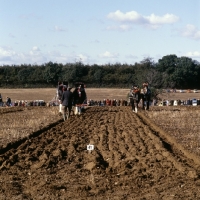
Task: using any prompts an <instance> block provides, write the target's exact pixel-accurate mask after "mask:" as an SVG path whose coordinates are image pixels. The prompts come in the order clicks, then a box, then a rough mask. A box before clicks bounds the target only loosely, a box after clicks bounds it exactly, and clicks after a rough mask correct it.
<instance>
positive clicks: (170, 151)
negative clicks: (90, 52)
mask: <svg viewBox="0 0 200 200" xmlns="http://www.w3.org/2000/svg"><path fill="white" fill-rule="evenodd" d="M89 144H92V145H94V150H92V151H90V152H89V151H88V150H87V145H89ZM199 175H200V159H199V158H198V157H194V156H193V155H192V154H189V153H187V151H185V150H184V149H183V148H182V146H181V145H178V144H177V143H176V141H175V140H174V139H173V138H172V137H170V136H169V135H167V134H166V133H165V132H164V131H163V130H162V129H160V128H159V127H158V126H156V125H155V124H154V123H152V121H150V120H149V119H148V118H147V117H146V115H144V112H142V111H141V112H139V113H138V114H135V113H133V112H132V111H131V109H130V107H91V108H88V109H86V111H85V112H84V113H82V115H80V116H72V117H71V118H70V119H69V120H68V121H65V122H60V123H58V124H57V125H55V126H52V127H49V128H48V129H47V130H44V131H42V132H41V133H39V134H38V135H35V136H34V137H31V138H27V139H26V140H25V141H23V142H22V143H21V144H20V145H19V146H17V145H13V146H11V147H10V150H8V151H5V152H4V153H1V154H0V182H1V187H0V199H20V200H21V199H42V200H43V199H48V200H49V199H55V200H57V199H61V200H62V199H67V200H68V199H83V200H85V199H91V200H93V199H102V200H104V199H116V200H117V199H120V200H121V199H134V200H139V199H140V200H141V199H142V200H145V199H146V200H149V199H153V200H161V199H162V200H171V199H180V200H189V199H191V200H194V199H200V179H199V178H200V177H199Z"/></svg>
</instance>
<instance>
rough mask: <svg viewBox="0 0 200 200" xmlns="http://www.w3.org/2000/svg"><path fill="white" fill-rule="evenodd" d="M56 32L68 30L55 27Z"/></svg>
mask: <svg viewBox="0 0 200 200" xmlns="http://www.w3.org/2000/svg"><path fill="white" fill-rule="evenodd" d="M54 31H56V32H65V31H66V30H65V29H64V28H61V27H59V26H54Z"/></svg>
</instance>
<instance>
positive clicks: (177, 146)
mask: <svg viewBox="0 0 200 200" xmlns="http://www.w3.org/2000/svg"><path fill="white" fill-rule="evenodd" d="M138 117H139V118H140V119H141V120H142V121H143V122H144V124H146V125H148V126H149V127H150V128H151V129H152V131H153V132H155V135H156V136H158V137H159V138H160V139H161V141H162V142H163V141H164V142H165V143H166V142H167V143H166V144H163V146H168V145H170V147H171V149H172V150H173V149H178V150H179V151H181V153H182V154H183V155H184V156H185V157H187V158H188V159H191V160H193V162H194V164H195V165H198V166H195V168H198V167H199V166H200V157H199V156H197V155H196V154H194V153H191V152H189V151H188V150H187V149H185V148H184V147H183V146H182V145H181V144H179V143H177V141H176V139H175V138H174V137H172V136H170V135H169V134H168V133H166V132H165V131H164V130H163V129H161V128H160V127H159V126H157V125H156V124H155V123H154V122H153V121H151V119H149V118H147V117H146V116H145V115H144V113H142V112H141V113H138Z"/></svg>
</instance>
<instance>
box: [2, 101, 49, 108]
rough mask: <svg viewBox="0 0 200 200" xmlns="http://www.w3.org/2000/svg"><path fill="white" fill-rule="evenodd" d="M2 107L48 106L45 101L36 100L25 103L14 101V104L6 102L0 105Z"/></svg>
mask: <svg viewBox="0 0 200 200" xmlns="http://www.w3.org/2000/svg"><path fill="white" fill-rule="evenodd" d="M0 106H3V107H5V106H7V107H11V106H46V102H44V101H43V100H35V101H25V100H20V101H14V102H11V101H10V102H5V103H3V102H2V103H0Z"/></svg>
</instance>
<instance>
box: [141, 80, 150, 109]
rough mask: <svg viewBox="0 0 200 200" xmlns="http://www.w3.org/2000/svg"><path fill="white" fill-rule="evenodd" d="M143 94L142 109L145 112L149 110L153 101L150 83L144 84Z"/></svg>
mask: <svg viewBox="0 0 200 200" xmlns="http://www.w3.org/2000/svg"><path fill="white" fill-rule="evenodd" d="M142 86H143V89H142V90H143V94H142V96H141V98H142V108H143V109H144V110H149V104H150V99H151V90H150V89H149V84H148V82H144V83H143V85H142Z"/></svg>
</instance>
